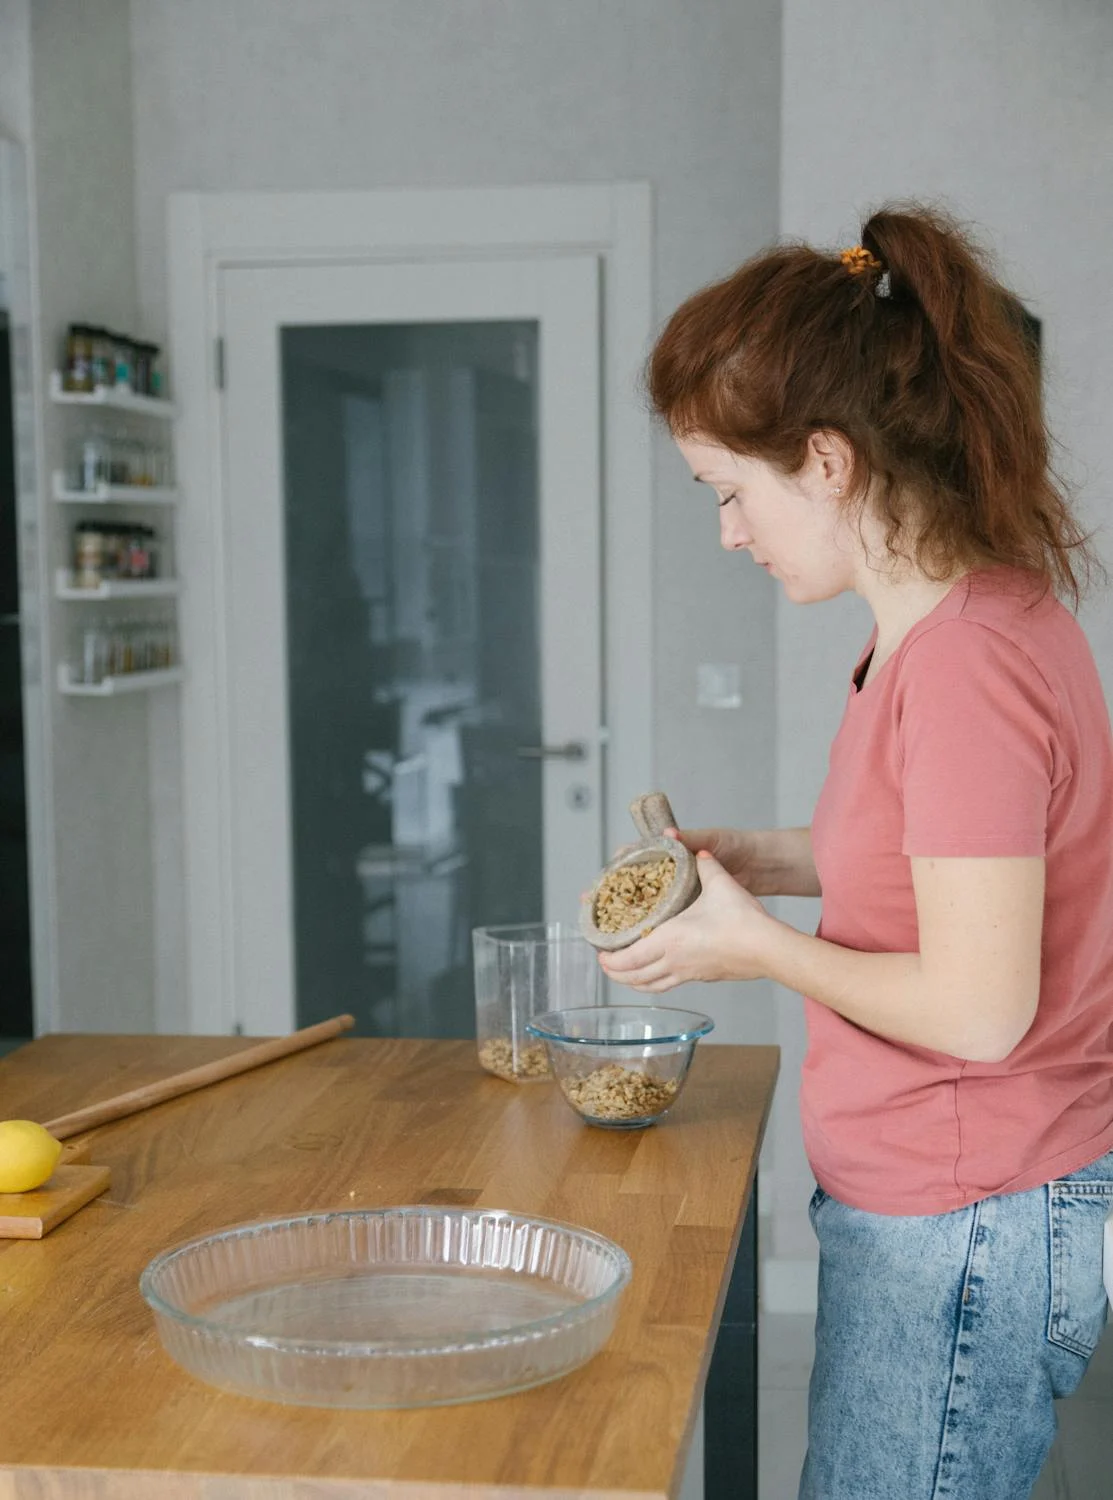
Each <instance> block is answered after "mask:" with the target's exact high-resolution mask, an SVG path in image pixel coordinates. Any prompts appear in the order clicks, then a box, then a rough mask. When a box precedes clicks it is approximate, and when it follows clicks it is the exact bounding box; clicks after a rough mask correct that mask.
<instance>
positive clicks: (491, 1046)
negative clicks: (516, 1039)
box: [479, 1036, 549, 1078]
mask: <svg viewBox="0 0 1113 1500" xmlns="http://www.w3.org/2000/svg"><path fill="white" fill-rule="evenodd" d="M479 1061H480V1063H481V1065H482V1066H483V1067H484V1068H486V1069H487V1072H488V1073H494V1074H495V1075H496V1077H498V1078H548V1076H549V1059H548V1056H547V1055H546V1052H545V1047H544V1044H543V1043H540V1042H538V1043H537V1044H536V1045H534V1046H529V1047H519V1048H518V1061H517V1063H515V1061H514V1045H513V1043H512V1042H511V1040H510V1038H509V1037H502V1036H496V1037H488V1038H487V1040H486V1041H485V1042H483V1043H482V1045H481V1046H480V1048H479Z"/></svg>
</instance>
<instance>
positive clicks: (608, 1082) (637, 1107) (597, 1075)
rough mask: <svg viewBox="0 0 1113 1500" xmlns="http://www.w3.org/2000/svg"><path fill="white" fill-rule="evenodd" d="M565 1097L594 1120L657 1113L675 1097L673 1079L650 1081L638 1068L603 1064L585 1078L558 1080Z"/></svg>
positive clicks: (676, 1085) (631, 1118) (677, 1081)
mask: <svg viewBox="0 0 1113 1500" xmlns="http://www.w3.org/2000/svg"><path fill="white" fill-rule="evenodd" d="M560 1086H561V1088H562V1089H563V1091H564V1096H565V1098H566V1099H567V1100H568V1101H569V1102H570V1103H571V1104H574V1105H575V1106H576V1108H577V1109H578V1110H579V1111H580V1113H581V1114H585V1115H591V1116H592V1117H593V1118H594V1119H596V1120H636V1119H640V1118H641V1117H642V1116H644V1115H656V1114H660V1112H661V1110H663V1109H664V1108H665V1107H666V1106H667V1105H669V1104H671V1103H672V1101H673V1100H674V1099H675V1098H676V1095H677V1091H678V1089H679V1088H680V1083H679V1080H678V1079H676V1078H651V1077H650V1075H649V1074H648V1073H643V1072H642V1071H641V1069H640V1068H623V1067H621V1066H620V1065H619V1064H618V1063H607V1064H606V1065H605V1066H604V1067H602V1068H596V1069H595V1071H594V1072H592V1073H588V1074H587V1076H586V1077H585V1078H562V1079H561V1080H560Z"/></svg>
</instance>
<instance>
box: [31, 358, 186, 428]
mask: <svg viewBox="0 0 1113 1500" xmlns="http://www.w3.org/2000/svg"><path fill="white" fill-rule="evenodd" d="M50 399H51V400H52V401H55V402H57V403H58V405H59V406H95V407H99V408H101V409H102V410H105V409H107V410H109V411H130V412H135V413H136V415H139V416H144V417H159V418H161V419H162V420H163V421H164V422H169V421H172V420H173V418H174V417H175V416H176V414H177V413H176V411H175V408H174V403H173V402H172V401H164V400H163V399H162V398H161V397H159V396H136V395H134V394H133V393H132V392H131V391H118V390H116V388H115V387H114V386H106V385H98V386H97V387H96V389H95V390H92V391H67V390H66V388H65V387H64V386H63V384H62V376H61V374H60V373H59V372H58V371H57V370H54V371H52V372H51V376H50Z"/></svg>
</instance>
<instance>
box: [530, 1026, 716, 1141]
mask: <svg viewBox="0 0 1113 1500" xmlns="http://www.w3.org/2000/svg"><path fill="white" fill-rule="evenodd" d="M714 1026H715V1023H714V1021H712V1020H711V1019H710V1017H708V1016H703V1015H700V1014H699V1012H698V1011H692V1010H674V1009H673V1008H671V1007H670V1006H666V1005H598V1006H589V1007H581V1008H578V1009H576V1010H553V1011H549V1012H548V1013H547V1014H546V1015H543V1016H537V1017H536V1018H535V1019H534V1020H533V1021H531V1022H529V1023H528V1025H527V1026H526V1030H527V1031H528V1032H529V1033H530V1035H531V1036H535V1037H538V1038H539V1039H540V1040H541V1041H543V1042H544V1043H545V1049H546V1051H547V1053H548V1057H549V1068H550V1070H551V1071H552V1074H553V1076H554V1078H555V1079H556V1081H557V1083H558V1084H559V1085H560V1091H561V1093H562V1094H563V1095H564V1097H565V1099H567V1101H568V1103H569V1104H570V1105H571V1106H572V1108H573V1109H574V1110H575V1111H576V1113H577V1114H578V1115H579V1116H580V1118H581V1119H583V1120H586V1121H587V1123H588V1124H589V1125H601V1126H603V1127H605V1128H606V1129H608V1130H640V1129H642V1128H643V1127H644V1126H646V1125H653V1124H655V1123H656V1121H658V1120H660V1119H663V1118H664V1116H665V1115H667V1114H668V1112H669V1110H670V1109H671V1108H672V1106H673V1105H674V1104H675V1103H676V1101H677V1099H678V1098H679V1097H680V1091H681V1089H682V1088H683V1087H684V1080H685V1078H687V1076H688V1069H689V1068H690V1067H691V1064H692V1054H693V1053H694V1052H695V1050H696V1043H697V1042H698V1041H699V1039H700V1037H701V1036H706V1035H707V1033H708V1032H709V1031H712V1030H713V1029H714Z"/></svg>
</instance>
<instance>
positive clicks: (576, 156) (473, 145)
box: [132, 0, 780, 1040]
mask: <svg viewBox="0 0 1113 1500" xmlns="http://www.w3.org/2000/svg"><path fill="white" fill-rule="evenodd" d="M779 46H780V6H779V3H778V0H747V3H745V4H744V5H740V4H738V3H736V0H699V3H698V4H695V5H684V4H681V3H679V0H611V3H608V4H606V5H600V4H598V3H597V0H567V3H564V4H562V5H559V6H554V5H550V4H547V3H545V0H515V3H512V0H431V3H426V4H424V5H422V6H421V7H415V6H414V5H413V3H412V0H379V3H376V4H375V5H373V6H372V5H368V4H366V3H363V0H327V3H309V0H266V3H264V0H190V3H189V4H188V5H183V4H181V3H176V0H133V3H132V77H133V85H134V92H135V117H134V126H135V147H134V151H135V172H136V177H135V199H136V204H135V206H136V220H137V233H138V273H139V288H140V306H141V311H142V314H143V317H142V320H141V321H142V323H143V326H144V327H146V328H147V329H149V330H150V331H151V332H152V335H153V336H154V337H156V338H157V337H159V336H160V334H163V333H164V332H165V327H166V303H167V289H166V244H165V214H166V198H167V195H168V194H169V193H171V192H174V191H175V190H185V189H189V190H200V191H206V190H209V191H226V190H235V189H285V190H303V189H314V188H320V189H338V188H379V187H390V186H410V187H422V186H469V185H474V186H485V185H495V184H498V185H515V184H531V183H546V182H586V181H606V180H613V179H648V180H649V181H650V182H651V183H652V184H653V187H654V191H655V195H656V236H657V245H656V257H657V258H656V264H655V267H654V271H655V287H656V302H657V307H658V310H659V314H660V317H661V318H662V319H663V318H664V316H665V315H666V314H667V313H668V312H669V311H671V310H672V308H673V307H674V306H675V305H676V304H677V303H678V302H679V301H680V300H681V299H682V298H683V297H684V296H685V295H686V294H687V293H689V292H690V291H692V290H694V289H695V288H696V287H697V286H699V285H701V284H702V283H703V282H705V281H707V280H709V279H710V278H711V277H713V276H716V275H719V274H722V273H724V272H726V271H727V270H728V269H730V268H731V267H732V266H733V265H735V264H736V263H737V262H738V261H739V260H740V259H742V258H743V257H744V256H746V255H748V254H750V253H752V252H753V251H754V250H756V249H757V248H758V247H759V246H761V245H762V244H763V243H766V242H768V241H770V240H771V239H772V238H774V236H775V234H776V227H777V194H778V159H777V151H778V146H777V119H778V92H779V67H778V53H779ZM660 458H661V462H660V465H659V470H658V478H657V483H656V489H655V493H654V495H652V496H647V497H646V524H647V525H653V526H654V527H655V531H656V547H655V553H656V559H657V578H656V590H657V601H658V629H657V636H656V641H655V643H654V650H655V660H656V668H655V692H656V703H655V714H656V726H657V727H656V745H655V749H656V768H657V777H658V781H659V783H660V784H661V785H662V786H664V787H665V788H666V789H667V790H668V792H669V794H670V796H671V797H672V798H673V801H674V803H675V806H676V809H677V812H678V815H679V816H680V817H681V818H682V819H683V820H684V821H686V822H689V823H692V824H698V823H701V822H704V821H713V820H716V819H717V820H720V821H722V822H740V823H746V822H751V823H752V822H767V821H768V820H769V818H770V816H771V814H772V810H773V743H774V733H775V722H774V714H773V614H772V608H771V596H770V592H769V581H768V579H767V578H765V577H764V575H760V574H758V575H756V576H755V574H754V573H752V572H747V571H745V570H740V568H739V566H738V563H737V560H734V561H732V560H730V559H728V558H726V557H725V556H722V555H720V554H719V552H718V547H717V540H716V519H715V515H714V511H713V509H712V507H711V506H710V505H709V504H708V503H707V497H706V496H705V497H703V503H702V504H700V501H699V499H698V498H697V496H696V495H695V494H694V492H693V486H692V484H691V481H690V479H689V478H688V475H687V470H686V469H685V468H684V467H683V464H682V463H681V462H680V461H679V459H678V458H677V457H676V456H675V454H674V453H673V452H672V451H671V445H667V444H665V443H663V442H662V444H661V451H660ZM186 503H188V498H187V501H186ZM619 543H620V539H619ZM700 661H716V662H718V661H738V662H740V663H741V664H742V668H743V698H744V707H743V709H742V711H741V712H729V711H716V710H708V709H702V710H697V709H696V707H695V684H696V666H697V663H698V662H700ZM161 712H163V713H165V714H166V715H167V717H168V718H170V715H171V710H170V709H168V708H166V707H165V706H164V707H163V708H162V710H161ZM152 733H153V736H154V738H153V741H152V743H153V746H154V751H153V756H152V764H153V767H154V770H155V794H156V807H157V808H158V809H159V810H160V814H161V816H160V819H159V844H158V853H157V855H156V868H157V871H158V880H159V891H158V897H157V900H158V910H159V912H160V937H159V948H160V952H161V954H162V955H163V958H162V960H161V961H160V975H159V979H160V1012H161V1013H162V1014H163V1015H164V1016H165V1017H171V1016H172V1015H173V1014H174V1012H175V1010H176V1009H177V1008H178V1007H179V1005H180V1003H181V991H180V985H181V978H182V972H183V971H182V965H181V960H180V954H181V952H182V949H183V944H182V935H181V929H180V912H181V899H180V891H176V890H175V884H174V883H175V881H176V880H177V881H180V873H179V872H180V848H179V845H178V841H179V840H180V837H181V829H180V811H179V809H178V807H177V805H176V787H177V772H176V768H175V766H174V759H173V757H174V752H175V736H174V725H173V722H172V720H171V722H169V723H155V722H152ZM700 1003H707V1004H709V1005H710V1006H711V1008H713V1009H714V1010H715V1013H716V1017H717V1019H718V1021H719V1023H720V1030H719V1032H718V1035H719V1036H720V1037H721V1038H723V1039H728V1038H732V1039H736V1040H743V1039H745V1040H763V1039H766V1038H771V1027H772V1021H771V1011H770V1004H769V999H768V996H764V997H763V996H762V995H761V994H760V993H758V994H755V993H753V992H752V991H751V992H747V993H745V994H744V995H743V994H739V993H732V994H727V993H724V992H718V993H715V994H713V997H712V999H711V1000H708V998H707V996H706V995H705V994H704V993H703V992H702V991H701V992H700Z"/></svg>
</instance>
